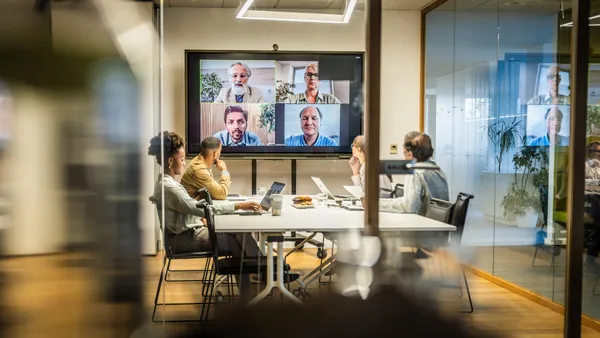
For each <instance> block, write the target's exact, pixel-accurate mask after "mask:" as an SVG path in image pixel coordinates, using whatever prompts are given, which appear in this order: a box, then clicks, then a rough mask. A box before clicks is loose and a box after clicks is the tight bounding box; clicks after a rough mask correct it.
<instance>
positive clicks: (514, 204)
mask: <svg viewBox="0 0 600 338" xmlns="http://www.w3.org/2000/svg"><path fill="white" fill-rule="evenodd" d="M547 160H548V155H547V154H546V152H545V151H544V150H542V149H540V147H529V146H527V147H523V148H522V149H521V150H520V151H519V152H517V153H516V154H515V155H514V156H513V160H512V161H513V169H514V178H513V182H512V184H511V189H510V191H509V192H508V194H507V195H506V196H504V198H503V199H502V203H501V204H500V205H501V206H502V207H503V208H504V217H507V216H508V215H514V216H515V220H516V222H517V226H518V227H522V228H534V227H535V226H536V225H537V221H538V215H539V212H540V211H541V203H540V197H539V194H538V193H537V185H536V184H543V180H544V177H545V179H546V184H547V182H548V181H547V177H548V169H547V167H546V163H547Z"/></svg>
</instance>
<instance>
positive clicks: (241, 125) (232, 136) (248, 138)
mask: <svg viewBox="0 0 600 338" xmlns="http://www.w3.org/2000/svg"><path fill="white" fill-rule="evenodd" d="M223 121H224V122H225V130H222V131H219V132H217V133H216V134H214V135H213V136H214V137H216V138H218V139H219V140H221V144H222V145H224V146H226V147H234V146H261V145H262V142H260V138H258V136H257V135H256V134H254V133H253V132H251V131H248V130H246V129H247V128H248V111H247V110H244V109H243V108H242V107H239V106H229V107H227V108H225V116H223Z"/></svg>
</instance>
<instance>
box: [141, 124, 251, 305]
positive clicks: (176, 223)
mask: <svg viewBox="0 0 600 338" xmlns="http://www.w3.org/2000/svg"><path fill="white" fill-rule="evenodd" d="M161 139H162V142H163V146H164V149H162V153H163V154H164V158H163V159H161ZM183 146H184V142H183V139H182V138H181V136H179V135H177V134H176V133H173V132H167V131H165V132H164V133H163V134H162V136H161V135H159V136H155V137H153V138H152V139H151V140H150V147H149V148H148V154H149V155H151V156H154V157H156V162H157V163H158V164H159V165H162V166H163V173H164V174H163V175H160V176H159V177H158V180H157V181H156V185H155V186H154V196H153V197H154V199H155V200H157V201H160V200H162V198H161V197H162V190H163V188H164V204H165V209H164V210H165V211H164V212H165V215H164V219H165V227H166V236H165V237H166V238H165V241H166V243H165V247H168V248H171V250H173V252H174V253H188V252H197V251H208V250H210V249H211V245H210V244H211V243H210V239H209V234H208V229H207V228H206V227H205V226H204V222H203V219H202V218H203V217H204V210H203V209H202V208H198V207H196V204H197V203H198V201H196V200H195V199H193V198H192V197H190V195H188V193H187V191H186V190H185V188H184V187H183V186H182V185H181V184H180V183H179V182H177V181H176V180H175V176H176V175H181V174H183V170H184V168H185V151H184V150H183ZM212 208H213V210H214V211H215V214H232V213H233V212H234V211H235V210H238V209H243V210H260V209H261V207H260V205H259V204H258V203H256V202H241V203H235V204H234V203H224V204H223V203H221V204H219V205H213V206H212ZM217 240H218V244H217V246H218V249H219V251H220V252H222V253H225V252H226V253H227V254H231V255H232V256H233V257H241V256H242V248H244V256H246V257H257V256H259V255H261V252H260V250H259V249H258V245H257V244H256V241H254V239H253V238H252V236H251V235H250V234H246V235H244V234H224V233H218V234H217ZM239 284H240V285H239V286H240V292H241V293H246V294H247V291H246V290H248V289H249V287H250V279H249V278H248V276H242V280H241V283H239ZM242 289H244V291H242ZM248 291H249V290H248Z"/></svg>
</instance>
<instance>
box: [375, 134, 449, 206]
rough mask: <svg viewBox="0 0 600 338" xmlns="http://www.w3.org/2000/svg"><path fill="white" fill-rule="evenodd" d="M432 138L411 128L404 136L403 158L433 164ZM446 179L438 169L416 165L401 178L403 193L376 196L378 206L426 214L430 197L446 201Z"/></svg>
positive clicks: (447, 197) (447, 196) (447, 194)
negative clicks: (400, 195) (389, 197)
mask: <svg viewBox="0 0 600 338" xmlns="http://www.w3.org/2000/svg"><path fill="white" fill-rule="evenodd" d="M432 156H433V147H432V146H431V138H430V137H429V135H427V134H425V133H421V132H418V131H413V132H410V133H408V134H406V136H405V137H404V158H405V159H407V160H412V159H414V160H416V161H417V162H419V163H429V164H432V165H436V163H435V162H434V161H433V159H432ZM448 191H449V189H448V180H447V179H446V175H445V174H444V172H443V171H442V170H441V169H438V170H423V169H416V170H415V171H414V173H413V174H412V175H406V178H405V179H404V196H402V197H399V198H393V199H381V200H379V210H380V211H388V212H402V213H418V214H420V215H425V212H426V211H427V204H428V203H429V200H430V199H431V198H436V199H440V200H444V201H449V200H450V196H449V192H448Z"/></svg>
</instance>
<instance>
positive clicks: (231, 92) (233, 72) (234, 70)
mask: <svg viewBox="0 0 600 338" xmlns="http://www.w3.org/2000/svg"><path fill="white" fill-rule="evenodd" d="M228 74H229V81H230V82H231V87H230V88H223V89H221V92H219V95H218V96H217V99H216V100H215V103H242V102H244V103H263V102H265V99H264V98H263V96H262V93H261V91H260V89H258V88H256V87H251V86H249V85H248V80H249V79H250V76H252V70H251V69H250V67H248V65H247V64H245V63H242V62H236V63H234V64H232V65H231V67H229V72H228Z"/></svg>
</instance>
